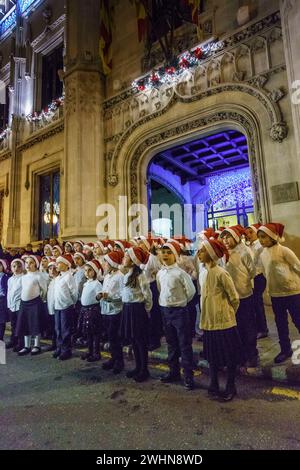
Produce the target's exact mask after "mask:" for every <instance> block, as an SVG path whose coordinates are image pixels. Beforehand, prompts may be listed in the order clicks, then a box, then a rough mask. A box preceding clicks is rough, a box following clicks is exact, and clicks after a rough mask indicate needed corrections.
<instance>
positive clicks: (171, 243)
mask: <svg viewBox="0 0 300 470" xmlns="http://www.w3.org/2000/svg"><path fill="white" fill-rule="evenodd" d="M164 248H168V249H169V250H171V251H172V253H173V255H174V256H175V258H176V260H178V258H179V255H180V252H181V246H180V244H179V243H178V242H177V241H176V240H168V241H167V242H166V243H164V244H163V246H162V249H164Z"/></svg>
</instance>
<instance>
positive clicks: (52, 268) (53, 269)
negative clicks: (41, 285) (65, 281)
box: [49, 265, 58, 278]
mask: <svg viewBox="0 0 300 470" xmlns="http://www.w3.org/2000/svg"><path fill="white" fill-rule="evenodd" d="M49 276H50V277H51V278H53V277H57V276H58V272H57V269H56V266H53V265H51V266H50V267H49Z"/></svg>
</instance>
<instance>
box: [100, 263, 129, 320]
mask: <svg viewBox="0 0 300 470" xmlns="http://www.w3.org/2000/svg"><path fill="white" fill-rule="evenodd" d="M123 282H124V275H123V274H122V273H121V272H120V271H113V272H111V273H109V274H106V275H105V276H104V281H103V288H102V292H107V293H108V298H107V299H101V301H100V305H101V313H102V315H117V314H118V313H120V312H121V311H122V307H123V304H122V288H123Z"/></svg>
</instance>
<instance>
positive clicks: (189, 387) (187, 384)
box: [183, 377, 195, 390]
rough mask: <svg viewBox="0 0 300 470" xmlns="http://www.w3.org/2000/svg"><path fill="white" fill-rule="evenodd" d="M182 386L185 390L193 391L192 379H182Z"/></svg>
mask: <svg viewBox="0 0 300 470" xmlns="http://www.w3.org/2000/svg"><path fill="white" fill-rule="evenodd" d="M183 385H184V387H185V388H186V389H187V390H193V389H194V388H195V383H194V377H184V378H183Z"/></svg>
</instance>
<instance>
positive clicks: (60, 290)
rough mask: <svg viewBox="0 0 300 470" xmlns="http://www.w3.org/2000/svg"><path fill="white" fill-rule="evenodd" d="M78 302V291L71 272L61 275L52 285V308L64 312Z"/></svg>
mask: <svg viewBox="0 0 300 470" xmlns="http://www.w3.org/2000/svg"><path fill="white" fill-rule="evenodd" d="M77 300H78V290H77V287H76V282H75V279H74V276H72V273H71V271H65V272H64V273H61V274H60V275H59V276H58V277H57V278H56V279H55V284H54V308H55V310H65V309H67V308H68V307H71V306H72V305H75V304H76V302H77Z"/></svg>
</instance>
